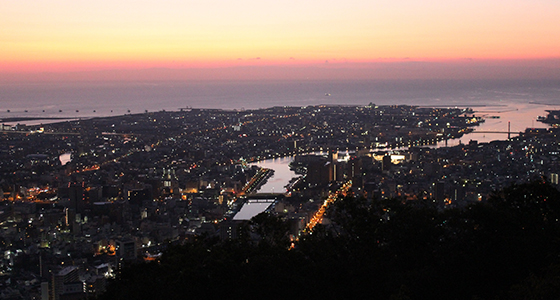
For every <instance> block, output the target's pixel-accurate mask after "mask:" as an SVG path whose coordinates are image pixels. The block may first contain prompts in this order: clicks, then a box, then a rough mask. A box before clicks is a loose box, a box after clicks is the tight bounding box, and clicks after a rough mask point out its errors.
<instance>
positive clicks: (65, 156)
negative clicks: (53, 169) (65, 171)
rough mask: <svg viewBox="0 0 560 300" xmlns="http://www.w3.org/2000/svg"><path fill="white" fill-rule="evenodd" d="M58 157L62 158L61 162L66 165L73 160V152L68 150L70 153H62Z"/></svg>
mask: <svg viewBox="0 0 560 300" xmlns="http://www.w3.org/2000/svg"><path fill="white" fill-rule="evenodd" d="M58 159H59V160H60V164H61V165H63V166H64V165H65V164H67V163H69V162H70V161H72V153H70V152H68V153H64V154H61V155H60V156H59V157H58Z"/></svg>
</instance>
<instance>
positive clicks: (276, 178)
mask: <svg viewBox="0 0 560 300" xmlns="http://www.w3.org/2000/svg"><path fill="white" fill-rule="evenodd" d="M293 160H294V156H286V157H281V158H273V159H267V160H263V161H259V162H257V163H255V165H257V166H259V167H262V168H269V169H273V170H274V175H272V177H270V178H269V179H268V181H267V182H266V183H265V184H264V185H263V186H262V187H261V188H260V189H259V190H258V192H259V193H284V192H286V188H285V186H286V185H287V184H288V182H290V179H292V178H293V177H296V176H297V175H296V173H294V172H293V171H292V170H290V166H289V164H290V162H292V161H293Z"/></svg>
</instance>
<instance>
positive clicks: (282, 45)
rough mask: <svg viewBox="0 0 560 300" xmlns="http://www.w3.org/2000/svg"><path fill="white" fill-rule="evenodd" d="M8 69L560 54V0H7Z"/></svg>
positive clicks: (2, 57) (2, 39) (3, 70)
mask: <svg viewBox="0 0 560 300" xmlns="http://www.w3.org/2000/svg"><path fill="white" fill-rule="evenodd" d="M0 15H2V18H1V19H0V28H2V32H1V33H0V74H9V73H37V72H54V73H60V72H81V71H101V70H115V69H119V70H142V69H150V68H169V69H193V68H194V69H200V68H202V69H203V68H229V67H243V66H259V67H262V66H264V67H266V66H285V67H292V66H296V67H297V66H322V67H325V64H326V63H327V62H328V64H329V65H330V66H332V67H344V68H346V67H347V66H348V64H350V65H352V66H351V68H360V67H357V65H368V64H380V63H389V62H390V63H399V62H411V61H414V62H429V63H446V64H457V63H459V64H460V63H464V62H465V61H468V60H474V61H509V62H513V61H527V60H545V59H559V58H560V22H558V21H557V17H558V15H560V2H558V1H553V0H542V1H539V2H538V3H534V2H522V1H517V2H511V3H509V2H508V3H507V4H506V3H504V2H503V1H498V0H490V1H482V0H474V1H472V0H471V1H461V0H460V1H454V2H449V1H443V0H435V1H432V2H430V3H424V2H418V1H411V0H404V1H398V2H383V3H378V2H372V1H365V0H349V1H346V2H344V3H342V2H340V1H334V0H324V1H318V0H310V1H305V2H301V1H295V0H288V1H282V2H273V3H268V2H262V1H255V0H240V1H237V2H230V1H223V0H216V1H209V2H205V1H194V2H191V1H189V2H185V3H183V2H180V1H171V0H166V1H162V2H161V3H155V2H154V3H152V2H149V1H148V2H140V3H129V2H128V1H124V0H114V1H108V0H99V1H96V2H81V1H71V0H53V1H48V2H41V1H40V2H36V1H33V2H32V1H30V0H20V1H8V2H3V3H2V4H1V5H0Z"/></svg>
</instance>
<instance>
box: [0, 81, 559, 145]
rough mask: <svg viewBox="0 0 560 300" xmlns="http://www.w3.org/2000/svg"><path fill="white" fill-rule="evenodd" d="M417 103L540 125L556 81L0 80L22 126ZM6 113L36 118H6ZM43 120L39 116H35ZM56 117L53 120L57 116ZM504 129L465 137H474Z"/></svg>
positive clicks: (554, 99)
mask: <svg viewBox="0 0 560 300" xmlns="http://www.w3.org/2000/svg"><path fill="white" fill-rule="evenodd" d="M370 103H373V104H377V105H416V106H425V107H471V108H473V109H474V110H475V112H476V114H477V115H480V116H484V117H490V118H487V119H486V122H485V123H484V124H483V125H482V126H481V127H480V130H479V131H482V129H484V130H483V131H507V129H508V122H509V123H510V129H511V131H512V132H519V131H523V130H525V129H526V128H528V127H546V126H545V125H544V124H542V123H538V122H537V121H536V119H537V117H538V116H543V115H546V110H548V109H560V81H558V80H285V81H271V80H268V81H265V80H255V81H152V82H126V81H117V82H35V83H28V82H26V83H2V84H0V120H1V122H3V123H5V124H11V125H13V124H14V123H20V124H27V125H35V124H44V123H48V122H53V120H48V118H61V119H62V120H66V119H80V118H93V117H106V116H118V115H124V114H136V113H144V112H146V111H148V112H153V111H162V110H165V111H178V110H181V109H185V108H212V109H225V110H238V111H244V110H250V109H258V108H268V107H273V106H310V105H368V104H370ZM9 118H39V120H29V121H16V122H9ZM41 118H45V119H41ZM56 121H59V120H56ZM506 137H507V136H504V134H491V133H488V134H483V135H480V134H478V135H472V137H471V138H475V139H477V140H480V141H491V140H495V139H502V138H506Z"/></svg>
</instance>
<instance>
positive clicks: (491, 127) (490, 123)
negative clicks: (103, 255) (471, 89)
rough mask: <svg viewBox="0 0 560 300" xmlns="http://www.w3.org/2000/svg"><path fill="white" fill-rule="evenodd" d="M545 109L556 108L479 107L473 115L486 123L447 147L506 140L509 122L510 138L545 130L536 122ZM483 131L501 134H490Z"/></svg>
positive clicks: (534, 105)
mask: <svg viewBox="0 0 560 300" xmlns="http://www.w3.org/2000/svg"><path fill="white" fill-rule="evenodd" d="M547 109H557V108H556V107H554V106H551V105H544V104H533V103H511V102H510V103H508V105H500V106H490V105H489V106H485V107H479V108H477V109H476V112H475V115H477V116H482V117H484V118H485V120H486V121H485V122H484V123H482V124H481V125H480V126H477V127H475V131H474V132H473V133H470V134H467V135H464V136H463V137H462V138H460V139H455V140H450V141H448V143H447V145H448V146H456V145H458V144H459V141H460V142H461V143H463V144H468V143H469V142H470V141H471V140H476V141H478V142H480V143H487V142H491V141H495V140H506V139H507V137H508V135H507V132H508V122H510V126H511V133H512V134H511V136H512V137H514V136H517V133H519V132H523V131H525V129H527V128H533V127H537V128H547V127H549V126H548V125H546V124H543V123H541V122H537V117H538V116H545V115H546V114H547V113H546V111H545V110H547ZM491 117H499V118H491ZM477 131H478V132H477ZM481 131H482V132H481ZM484 131H494V132H502V133H490V132H484ZM479 132H480V133H479ZM437 146H438V147H442V146H445V142H439V143H438V145H437Z"/></svg>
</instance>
